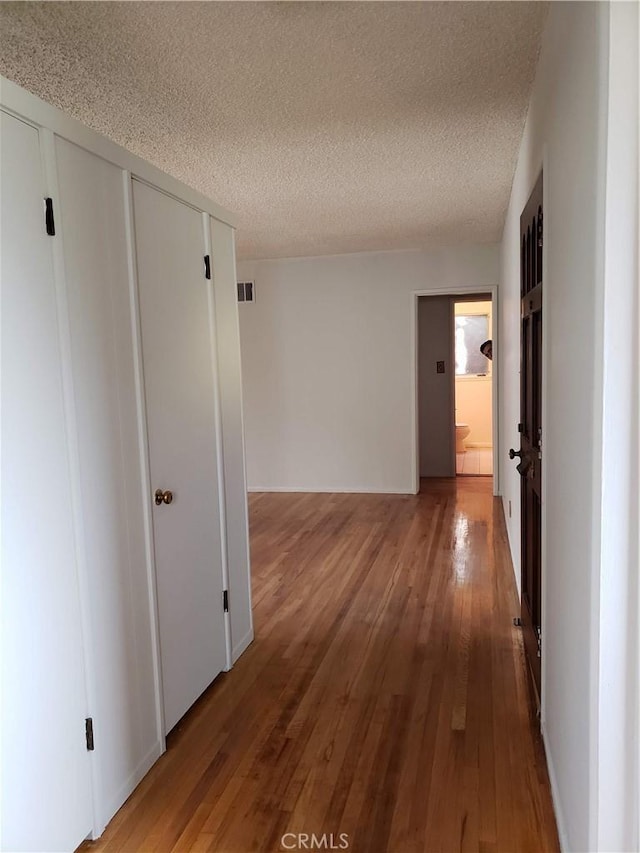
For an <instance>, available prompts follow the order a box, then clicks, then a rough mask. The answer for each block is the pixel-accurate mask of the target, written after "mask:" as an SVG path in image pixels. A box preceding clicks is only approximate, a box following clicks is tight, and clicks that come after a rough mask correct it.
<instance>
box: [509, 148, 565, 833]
mask: <svg viewBox="0 0 640 853" xmlns="http://www.w3.org/2000/svg"><path fill="white" fill-rule="evenodd" d="M548 160H549V152H548V149H547V145H546V143H545V144H544V145H543V147H542V159H541V161H540V163H539V165H538V168H537V169H536V171H535V181H537V180H538V175H539V174H540V172H541V171H542V217H543V220H542V222H543V226H542V227H543V240H542V283H543V284H542V286H543V291H542V394H541V401H540V403H541V406H542V415H541V422H542V436H541V439H542V447H541V450H542V460H541V462H542V464H541V466H540V477H541V478H542V484H541V494H540V633H541V642H540V727H541V728H543V727H544V725H545V723H546V720H547V703H546V697H547V689H546V670H547V654H546V652H547V643H546V642H545V637H546V636H547V609H548V608H547V598H546V596H547V483H548V482H549V476H548V473H549V469H548V466H547V454H546V453H545V446H546V437H547V435H548V429H547V428H548V425H549V417H548V414H549V405H548V403H549V382H548V376H549V363H550V358H551V353H550V350H549V339H550V335H549V334H548V330H549V286H548V284H549V282H548V274H549V264H548V251H547V244H548V241H547V236H548V235H549V234H550V233H551V232H550V220H549V209H550V206H549V204H548V198H549V162H548ZM535 181H534V183H533V186H532V187H531V188H530V190H529V195H527V198H529V196H530V195H531V193H532V192H533V187H534V186H535ZM519 233H520V231H519V230H518V234H519ZM518 258H520V241H519V238H518ZM520 263H521V261H520V260H519V261H518V274H519V275H521V272H520ZM518 322H520V321H518ZM545 330H546V331H545ZM519 338H520V343H519V349H520V350H522V340H521V338H522V324H520V332H519ZM518 393H520V389H519V390H518ZM518 417H522V412H519V415H518ZM521 496H522V483H520V489H519V490H518V497H519V498H520V499H521ZM519 533H520V535H519V537H518V548H519V549H520V559H519V563H520V577H519V578H518V581H517V583H518V588H520V589H521V587H522V568H523V566H522V518H520V530H519ZM547 763H550V762H549V756H548V755H547ZM552 790H553V788H552ZM556 802H559V801H558V800H557V798H556V796H555V794H554V803H556ZM556 814H559V811H558V809H557V808H556ZM558 823H559V820H558ZM559 831H560V829H559V827H558V832H559Z"/></svg>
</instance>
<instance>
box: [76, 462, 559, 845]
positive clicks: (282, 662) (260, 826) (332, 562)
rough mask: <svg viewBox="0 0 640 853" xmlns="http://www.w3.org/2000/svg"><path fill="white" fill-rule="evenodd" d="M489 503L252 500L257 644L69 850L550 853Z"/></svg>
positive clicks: (469, 496)
mask: <svg viewBox="0 0 640 853" xmlns="http://www.w3.org/2000/svg"><path fill="white" fill-rule="evenodd" d="M491 491H492V489H491V482H490V480H486V479H481V478H471V477H469V478H459V479H454V478H448V479H446V480H436V479H432V480H423V481H422V491H421V492H420V494H419V495H415V496H414V495H345V494H334V495H330V494H306V495H305V494H252V495H250V500H249V505H250V509H251V558H252V582H253V602H254V606H255V612H254V618H255V631H256V638H255V642H254V643H253V644H252V645H251V646H250V647H249V648H248V649H247V651H246V652H245V653H244V654H243V655H242V657H241V658H240V659H239V660H238V661H237V663H236V664H235V666H234V667H233V669H232V670H231V672H228V673H224V674H222V675H220V676H219V678H217V679H216V680H215V681H214V683H213V684H212V685H211V687H210V688H209V689H208V690H207V691H206V692H205V694H204V696H202V698H201V699H200V700H199V701H198V702H196V704H195V705H194V706H193V708H192V709H191V710H190V711H189V712H188V713H187V715H186V716H185V717H184V719H183V720H182V721H181V722H180V723H178V725H177V726H176V727H175V729H174V730H173V731H172V732H171V733H170V735H169V737H168V738H167V752H166V753H165V755H163V756H162V758H160V760H159V761H158V762H157V763H156V764H155V765H154V767H153V768H152V769H151V771H150V773H148V774H147V776H145V778H144V780H143V781H142V783H141V784H140V785H139V786H138V788H137V789H136V791H135V792H134V794H133V795H132V796H131V797H130V798H129V799H128V800H127V802H126V803H125V805H124V806H123V807H122V809H120V811H119V812H118V814H117V815H116V816H115V817H114V818H113V820H112V821H111V823H110V824H109V826H108V827H107V830H106V832H105V833H104V835H103V836H102V838H100V839H99V840H98V841H95V842H93V843H87V844H85V845H83V848H82V850H83V853H87V851H91V853H98V851H104V853H136V851H149V853H150V851H152V850H155V851H159V853H169V851H174V853H196V851H200V853H202V852H203V851H212V853H213V851H217V853H250V851H256V853H257V851H261V853H277V851H280V853H283V851H285V850H286V849H287V848H289V849H295V850H298V851H299V850H300V849H301V847H303V846H304V848H305V849H310V848H311V845H310V844H309V843H308V842H305V844H304V845H302V844H300V846H298V844H296V843H295V841H296V839H297V838H300V839H301V840H302V838H303V837H304V838H305V839H307V838H311V837H312V836H311V833H316V835H317V838H323V839H324V844H323V845H319V846H324V849H325V850H327V849H329V848H333V849H338V847H339V846H340V845H341V844H346V845H347V846H348V851H351V853H427V851H428V853H453V851H483V853H507V851H508V853H539V851H545V853H555V851H557V850H558V849H559V848H558V838H557V834H556V827H555V822H554V816H553V807H552V804H551V792H550V788H549V780H548V777H547V769H546V766H545V758H544V750H543V746H542V740H541V737H540V728H539V724H538V723H537V722H536V718H535V710H534V708H533V706H532V703H531V701H530V699H529V698H528V695H529V694H528V688H527V674H526V669H525V660H524V649H523V645H522V631H521V630H520V629H518V628H516V627H514V625H513V615H514V613H517V612H518V598H517V593H516V587H515V583H514V577H513V566H512V565H511V559H510V556H509V549H508V546H507V538H506V529H505V524H504V518H503V515H502V507H501V505H500V502H499V501H498V499H496V498H493V496H492V494H491ZM288 833H291V835H288ZM298 833H303V834H304V835H298ZM331 833H333V835H331ZM340 833H343V835H340ZM330 839H333V840H330ZM345 849H346V847H345Z"/></svg>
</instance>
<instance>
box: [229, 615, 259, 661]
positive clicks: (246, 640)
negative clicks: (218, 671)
mask: <svg viewBox="0 0 640 853" xmlns="http://www.w3.org/2000/svg"><path fill="white" fill-rule="evenodd" d="M253 639H254V634H253V624H252V625H251V627H250V628H249V630H248V631H247V633H246V634H245V635H244V637H243V638H242V639H241V640H240V642H239V643H238V644H237V645H235V646H234V647H233V652H232V654H231V660H232V661H233V663H235V662H236V661H237V660H238V658H239V657H240V655H241V654H243V652H245V651H246V650H247V649H248V648H249V646H250V645H251V643H252V642H253Z"/></svg>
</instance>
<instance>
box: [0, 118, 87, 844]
mask: <svg viewBox="0 0 640 853" xmlns="http://www.w3.org/2000/svg"><path fill="white" fill-rule="evenodd" d="M1 131H2V155H1V161H2V166H1V182H2V219H1V223H2V226H1V227H2V235H1V236H2V614H1V619H2V768H1V769H2V815H1V817H2V841H1V848H2V850H12V851H20V850H28V851H36V850H39V851H44V850H46V851H59V850H74V849H75V848H76V847H77V846H78V845H79V844H80V843H81V842H82V840H83V839H84V838H85V837H86V836H87V835H88V834H89V833H90V832H91V829H92V804H91V778H90V766H89V753H88V752H87V747H86V741H85V716H86V715H87V706H86V694H85V673H84V661H83V651H82V648H83V646H82V643H83V638H82V631H81V622H80V599H79V592H78V577H77V568H76V555H75V543H74V530H73V505H72V491H71V479H70V473H69V458H68V452H67V429H66V421H65V405H64V399H65V398H64V393H63V384H62V357H61V347H60V336H59V327H58V309H57V300H56V288H55V282H54V277H53V260H52V246H53V242H54V240H56V239H58V238H56V237H51V236H47V234H46V232H45V221H44V201H43V196H44V195H45V191H44V180H43V174H42V168H41V160H40V146H39V140H38V132H37V130H35V129H34V128H32V127H30V126H29V125H27V124H25V123H24V122H21V121H19V120H17V119H15V118H13V117H10V116H8V115H6V114H4V113H2V114H1Z"/></svg>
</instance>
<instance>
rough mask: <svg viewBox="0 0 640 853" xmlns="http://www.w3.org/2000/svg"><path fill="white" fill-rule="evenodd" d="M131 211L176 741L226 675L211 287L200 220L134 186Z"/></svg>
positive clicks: (170, 720)
mask: <svg viewBox="0 0 640 853" xmlns="http://www.w3.org/2000/svg"><path fill="white" fill-rule="evenodd" d="M133 199H134V219H135V232H136V246H137V261H138V287H139V299H140V322H141V329H142V352H143V363H144V385H145V396H146V402H147V424H148V426H147V429H148V435H149V455H150V468H151V483H152V494H151V495H149V499H150V500H151V501H152V502H153V528H154V541H155V560H156V575H157V589H158V611H159V613H158V615H159V628H160V652H161V659H162V681H163V692H164V713H165V730H166V731H169V730H170V729H171V728H173V726H174V725H175V724H176V723H177V721H178V720H179V719H180V718H181V717H182V716H183V714H184V713H185V711H186V710H187V709H188V708H189V707H190V706H191V705H192V704H193V702H194V701H195V700H196V699H197V698H198V696H200V694H201V693H202V692H203V691H204V690H205V688H206V687H207V686H208V685H209V684H210V683H211V682H212V681H213V679H214V678H215V677H216V675H218V673H220V672H221V671H222V670H223V669H224V668H225V667H226V641H225V625H224V612H223V581H222V578H223V569H222V536H221V524H220V482H219V474H220V471H219V469H218V445H217V430H216V414H217V412H216V397H215V388H216V384H215V375H214V367H213V365H214V352H215V341H214V331H213V327H212V317H211V306H210V288H211V281H210V280H207V279H206V278H205V277H204V263H203V256H204V239H203V222H202V214H201V213H199V212H198V211H196V210H194V209H193V208H191V207H188V206H187V205H185V204H182V203H180V202H178V201H176V200H175V199H173V198H171V197H169V196H167V195H165V194H163V193H161V192H159V191H158V190H155V189H152V188H150V187H149V186H147V185H146V184H142V183H140V182H138V181H134V182H133ZM156 492H157V495H158V497H157V498H156V497H155V494H156ZM156 500H157V503H156Z"/></svg>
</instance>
